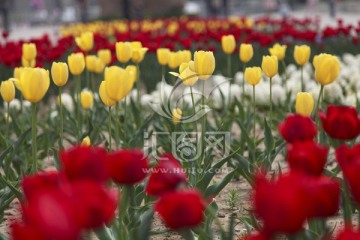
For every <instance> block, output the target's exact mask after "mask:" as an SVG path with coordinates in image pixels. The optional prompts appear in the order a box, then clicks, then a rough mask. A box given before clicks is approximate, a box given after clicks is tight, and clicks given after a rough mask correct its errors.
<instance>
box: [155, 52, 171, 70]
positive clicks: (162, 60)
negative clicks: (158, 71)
mask: <svg viewBox="0 0 360 240" xmlns="http://www.w3.org/2000/svg"><path fill="white" fill-rule="evenodd" d="M169 54H170V50H169V49H168V48H158V49H157V50H156V56H157V60H158V62H159V64H160V65H161V66H165V65H167V64H168V62H169Z"/></svg>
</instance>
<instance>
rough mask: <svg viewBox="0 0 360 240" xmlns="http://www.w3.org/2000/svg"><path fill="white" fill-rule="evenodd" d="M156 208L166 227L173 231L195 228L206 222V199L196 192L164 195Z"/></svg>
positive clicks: (184, 191)
mask: <svg viewBox="0 0 360 240" xmlns="http://www.w3.org/2000/svg"><path fill="white" fill-rule="evenodd" d="M154 208H155V211H156V212H158V213H159V215H160V217H161V218H162V220H163V221H164V223H165V225H166V226H167V227H168V228H171V229H173V230H178V229H186V228H193V227H196V226H197V225H199V224H200V223H201V222H202V221H203V220H204V212H205V203H204V199H203V198H202V196H201V194H200V193H199V192H197V191H196V190H183V191H178V192H170V193H167V194H164V195H162V196H161V197H160V199H159V201H158V202H157V203H155V206H154Z"/></svg>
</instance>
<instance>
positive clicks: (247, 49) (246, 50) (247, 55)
mask: <svg viewBox="0 0 360 240" xmlns="http://www.w3.org/2000/svg"><path fill="white" fill-rule="evenodd" d="M253 56H254V50H253V47H252V45H251V44H246V43H242V44H241V45H240V50H239V57H240V61H242V62H243V63H247V62H249V61H250V60H251V59H252V57H253Z"/></svg>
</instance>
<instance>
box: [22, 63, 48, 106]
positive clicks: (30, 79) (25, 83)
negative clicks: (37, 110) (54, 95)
mask: <svg viewBox="0 0 360 240" xmlns="http://www.w3.org/2000/svg"><path fill="white" fill-rule="evenodd" d="M19 86H20V88H21V92H22V95H23V96H24V98H25V99H26V100H28V101H29V102H32V103H37V102H39V101H40V100H41V99H42V98H43V97H44V96H45V94H46V92H47V90H48V89H49V86H50V77H49V72H48V71H47V70H45V69H43V68H25V69H24V70H23V72H22V74H21V77H20V82H19Z"/></svg>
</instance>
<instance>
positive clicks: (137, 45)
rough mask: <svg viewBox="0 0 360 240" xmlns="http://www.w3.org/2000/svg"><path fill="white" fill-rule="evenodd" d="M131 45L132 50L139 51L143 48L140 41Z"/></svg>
mask: <svg viewBox="0 0 360 240" xmlns="http://www.w3.org/2000/svg"><path fill="white" fill-rule="evenodd" d="M130 45H131V49H139V48H142V47H143V46H142V43H141V42H139V41H133V42H130Z"/></svg>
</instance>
